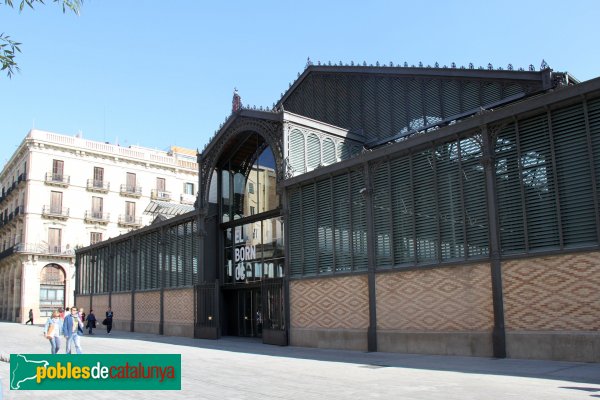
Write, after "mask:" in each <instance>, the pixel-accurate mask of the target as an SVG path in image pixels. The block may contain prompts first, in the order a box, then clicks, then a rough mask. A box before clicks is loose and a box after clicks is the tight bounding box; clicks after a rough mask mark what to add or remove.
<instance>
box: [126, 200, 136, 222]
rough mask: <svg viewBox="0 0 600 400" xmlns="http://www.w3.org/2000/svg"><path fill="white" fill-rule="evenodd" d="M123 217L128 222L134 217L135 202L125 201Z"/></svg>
mask: <svg viewBox="0 0 600 400" xmlns="http://www.w3.org/2000/svg"><path fill="white" fill-rule="evenodd" d="M125 217H126V218H127V221H128V222H131V221H133V220H134V219H135V203H134V202H133V201H126V202H125Z"/></svg>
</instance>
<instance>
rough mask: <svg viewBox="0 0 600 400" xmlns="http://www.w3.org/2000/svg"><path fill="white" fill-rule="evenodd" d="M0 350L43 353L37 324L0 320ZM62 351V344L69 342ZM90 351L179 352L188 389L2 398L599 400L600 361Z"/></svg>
mask: <svg viewBox="0 0 600 400" xmlns="http://www.w3.org/2000/svg"><path fill="white" fill-rule="evenodd" d="M0 337H1V338H2V340H1V342H0V343H1V344H0V354H1V355H2V356H4V355H6V354H10V353H47V352H49V350H50V346H49V344H48V342H47V340H45V339H44V338H43V337H42V327H41V326H31V325H29V326H24V325H19V324H15V323H6V322H4V323H0ZM63 348H64V344H63ZM82 348H83V350H84V352H85V353H180V354H181V356H182V366H181V368H182V390H181V391H180V392H152V391H122V392H118V393H116V392H115V391H109V390H107V391H95V392H94V393H89V392H85V391H70V392H69V391H64V392H61V393H53V394H50V393H49V392H46V391H40V392H37V391H10V390H9V388H8V379H9V364H8V363H7V362H0V379H1V383H2V398H3V399H38V398H40V399H41V398H49V396H50V397H52V398H57V399H58V398H60V399H65V400H66V399H82V398H86V399H87V398H89V399H113V400H114V399H156V398H157V396H160V397H164V398H169V399H170V398H188V399H351V398H354V399H365V398H376V399H445V400H446V399H461V400H464V399H478V400H481V399H589V400H593V399H594V398H600V364H586V363H572V362H556V361H537V360H514V359H503V360H499V359H491V358H475V357H449V356H425V355H414V354H391V353H363V352H356V351H340V350H322V349H310V348H301V347H277V346H270V345H264V344H262V343H261V342H260V341H257V340H248V339H241V338H224V339H221V340H217V341H211V340H199V339H189V338H181V337H172V336H160V335H151V334H142V333H131V332H119V331H113V332H112V333H111V335H107V334H106V332H105V331H103V330H101V329H98V330H97V333H96V334H95V335H93V336H85V337H84V338H82ZM73 357H76V356H75V355H74V356H73Z"/></svg>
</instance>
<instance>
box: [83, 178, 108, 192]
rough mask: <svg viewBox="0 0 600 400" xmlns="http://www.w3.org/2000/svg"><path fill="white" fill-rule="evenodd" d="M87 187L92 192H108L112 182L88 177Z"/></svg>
mask: <svg viewBox="0 0 600 400" xmlns="http://www.w3.org/2000/svg"><path fill="white" fill-rule="evenodd" d="M86 189H87V190H89V191H90V192H98V193H108V191H109V190H110V182H104V181H99V180H97V179H88V180H87V186H86Z"/></svg>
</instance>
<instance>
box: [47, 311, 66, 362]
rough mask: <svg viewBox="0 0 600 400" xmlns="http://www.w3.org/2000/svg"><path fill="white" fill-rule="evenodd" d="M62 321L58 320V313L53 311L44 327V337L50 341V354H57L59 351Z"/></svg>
mask: <svg viewBox="0 0 600 400" xmlns="http://www.w3.org/2000/svg"><path fill="white" fill-rule="evenodd" d="M62 325H63V321H62V319H60V314H59V313H58V311H54V312H53V313H52V316H51V317H50V318H48V321H46V325H44V336H45V337H46V339H48V340H49V341H50V349H51V351H52V354H58V350H60V333H61V332H62Z"/></svg>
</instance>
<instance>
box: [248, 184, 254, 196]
mask: <svg viewBox="0 0 600 400" xmlns="http://www.w3.org/2000/svg"><path fill="white" fill-rule="evenodd" d="M248 193H254V183H252V182H248Z"/></svg>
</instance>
